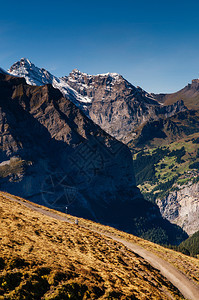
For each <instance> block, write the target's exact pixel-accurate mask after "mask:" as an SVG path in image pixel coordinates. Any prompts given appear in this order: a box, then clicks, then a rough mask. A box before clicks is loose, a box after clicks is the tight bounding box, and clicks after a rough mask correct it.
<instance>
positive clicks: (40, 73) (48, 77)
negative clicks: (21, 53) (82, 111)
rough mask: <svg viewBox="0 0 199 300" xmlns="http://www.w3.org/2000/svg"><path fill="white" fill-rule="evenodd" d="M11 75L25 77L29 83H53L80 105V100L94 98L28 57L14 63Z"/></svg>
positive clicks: (10, 70) (89, 100) (88, 100)
mask: <svg viewBox="0 0 199 300" xmlns="http://www.w3.org/2000/svg"><path fill="white" fill-rule="evenodd" d="M8 72H9V74H10V75H14V76H18V77H24V78H25V80H26V82H27V84H30V85H37V86H41V85H45V84H52V85H53V87H54V88H57V89H59V90H60V91H61V92H62V94H63V95H64V96H68V97H69V99H70V100H71V101H72V102H74V103H75V104H76V105H78V102H81V103H84V104H88V103H91V102H92V100H91V99H90V98H89V97H87V96H86V97H83V96H82V95H81V94H79V93H78V92H77V91H76V90H75V89H73V88H72V87H70V86H69V84H68V83H67V82H66V80H65V78H58V77H56V76H54V75H52V74H51V73H50V72H48V71H47V70H45V69H43V68H38V67H36V66H35V65H34V64H33V63H31V62H30V61H29V60H28V59H26V58H22V59H21V60H20V61H18V62H16V63H14V64H13V65H12V67H11V68H10V69H9V70H8Z"/></svg>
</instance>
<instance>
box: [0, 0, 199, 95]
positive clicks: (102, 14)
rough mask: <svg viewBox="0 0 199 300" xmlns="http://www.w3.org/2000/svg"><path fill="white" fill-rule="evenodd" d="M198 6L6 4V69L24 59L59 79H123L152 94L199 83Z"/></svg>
mask: <svg viewBox="0 0 199 300" xmlns="http://www.w3.org/2000/svg"><path fill="white" fill-rule="evenodd" d="M198 11H199V2H198V1H192V0H191V1H186V2H185V1H184V2H182V1H178V0H177V1H175V0H173V1H170V0H167V1H160V0H159V1H153V0H151V1H149V0H148V1H147V0H145V1H141V0H140V1H138V0H137V1H134V0H132V1H127V0H123V1H117V0H115V1H112V0H110V1H108V0H107V1H104V0H101V1H88V0H84V1H79V0H77V1H74V0H73V1H67V0H65V1H59V0H57V1H45V0H44V1H42V0H40V1H37V0H36V1H34V2H32V1H23V0H22V1H12V0H11V1H7V2H6V1H3V2H2V3H1V17H0V66H1V67H3V68H4V69H7V68H9V67H10V66H11V65H12V64H13V63H14V62H15V61H17V60H19V59H20V58H21V57H26V58H29V59H30V60H31V61H32V62H33V63H35V64H36V65H37V66H39V67H44V68H46V69H48V70H49V71H50V72H51V73H53V74H55V75H57V76H64V75H68V74H69V73H70V71H72V69H74V68H78V69H79V70H80V71H82V72H86V73H89V74H98V73H106V72H117V73H120V74H122V75H123V76H124V77H125V78H126V79H127V80H129V81H130V82H131V83H132V84H134V85H135V86H137V85H139V86H141V87H142V88H144V89H145V90H147V91H149V92H174V91H177V90H179V89H181V88H183V87H184V86H185V85H187V83H188V82H191V80H192V79H193V78H198V77H199V55H198V54H199V17H198Z"/></svg>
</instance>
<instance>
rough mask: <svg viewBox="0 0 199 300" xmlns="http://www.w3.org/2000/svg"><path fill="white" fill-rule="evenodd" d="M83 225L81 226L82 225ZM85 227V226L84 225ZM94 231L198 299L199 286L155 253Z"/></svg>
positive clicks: (26, 204) (48, 212)
mask: <svg viewBox="0 0 199 300" xmlns="http://www.w3.org/2000/svg"><path fill="white" fill-rule="evenodd" d="M2 194H3V196H4V197H5V198H7V199H9V200H12V201H14V202H18V203H20V204H22V205H24V206H26V207H28V208H30V209H32V210H34V211H38V212H39V213H41V214H43V215H46V216H49V217H51V218H54V219H57V220H61V221H65V222H68V223H73V222H71V221H69V220H67V219H66V217H64V216H61V215H59V214H56V213H53V212H50V211H48V210H45V209H43V208H41V207H37V206H36V205H34V204H31V203H29V202H23V201H21V200H19V199H16V198H14V197H11V196H9V195H7V194H4V193H2ZM82 227H83V226H82ZM85 228H86V227H85ZM89 230H92V231H94V232H97V233H99V234H101V235H104V236H107V237H109V238H112V239H113V240H115V241H117V242H120V243H122V244H123V245H125V246H126V247H127V248H128V249H129V250H131V251H133V252H135V253H137V254H138V255H140V256H141V257H143V258H144V259H145V260H146V261H147V262H148V263H150V265H151V266H153V267H154V268H156V269H157V270H159V271H160V273H161V274H162V275H163V276H164V277H166V278H167V279H168V280H169V281H170V282H171V283H172V284H173V285H174V286H175V287H176V288H177V289H178V290H179V291H180V292H181V293H182V295H183V296H184V297H185V298H186V299H188V300H199V286H197V285H196V284H194V283H193V282H192V281H191V280H190V279H189V278H187V277H186V276H185V275H184V274H183V273H181V272H180V271H178V270H177V269H176V268H175V267H174V266H172V265H171V264H170V263H168V262H166V261H165V260H163V259H162V258H160V257H158V256H157V255H155V254H153V253H152V252H150V251H148V250H146V249H144V248H143V247H141V246H139V245H137V244H135V243H132V242H127V241H125V240H123V239H121V238H117V237H115V236H113V235H111V234H105V233H103V234H102V233H101V232H99V231H97V230H93V229H90V228H89Z"/></svg>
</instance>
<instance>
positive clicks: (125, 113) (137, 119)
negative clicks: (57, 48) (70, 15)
mask: <svg viewBox="0 0 199 300" xmlns="http://www.w3.org/2000/svg"><path fill="white" fill-rule="evenodd" d="M8 71H9V73H11V74H13V75H16V76H22V77H24V78H25V79H26V81H27V83H29V84H31V85H43V84H46V83H50V84H52V85H53V86H54V87H55V88H58V89H59V90H60V91H61V92H62V94H63V95H64V96H66V97H67V98H69V99H70V100H71V101H72V102H73V103H75V105H76V106H78V107H79V108H81V110H83V111H84V113H85V114H86V115H87V116H89V117H90V118H91V119H92V120H93V121H94V122H95V123H96V124H98V125H99V126H100V127H101V128H102V129H104V130H105V131H106V132H107V133H109V134H110V135H112V136H114V137H116V138H117V139H118V140H121V141H122V142H124V143H128V142H129V141H130V140H133V139H134V138H135V137H136V129H137V128H139V127H140V126H142V125H144V124H145V123H146V122H148V121H154V120H158V119H159V118H160V116H161V117H163V118H167V117H170V116H172V115H174V114H176V113H177V112H179V111H184V110H186V107H185V106H184V104H183V103H182V102H177V103H176V104H174V105H171V106H168V107H166V106H162V105H161V104H160V103H159V102H157V101H156V99H155V97H154V96H153V95H151V94H149V93H147V92H145V91H144V90H142V89H141V88H139V87H137V88H136V87H135V86H133V85H132V84H130V83H129V82H128V81H127V80H125V79H124V78H123V77H122V76H121V75H119V74H117V73H107V74H99V75H88V74H86V73H82V72H80V71H78V70H76V69H75V70H73V71H72V72H71V73H70V75H69V76H68V77H67V76H65V77H62V78H57V77H55V76H53V75H52V74H50V73H49V72H48V71H46V70H44V69H39V68H37V67H36V66H35V65H34V64H32V63H31V62H30V61H29V60H27V59H21V61H19V62H17V63H15V64H14V65H13V66H12V67H11V68H10V69H9V70H8Z"/></svg>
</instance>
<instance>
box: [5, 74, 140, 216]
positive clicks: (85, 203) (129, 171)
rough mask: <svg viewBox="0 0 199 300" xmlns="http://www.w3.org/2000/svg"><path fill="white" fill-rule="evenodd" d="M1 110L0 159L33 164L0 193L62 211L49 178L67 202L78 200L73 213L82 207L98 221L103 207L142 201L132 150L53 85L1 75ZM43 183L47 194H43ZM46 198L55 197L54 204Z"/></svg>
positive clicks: (80, 211) (60, 203)
mask: <svg viewBox="0 0 199 300" xmlns="http://www.w3.org/2000/svg"><path fill="white" fill-rule="evenodd" d="M0 110H1V114H0V117H1V119H0V121H1V122H0V129H1V135H0V138H1V140H0V141H1V160H2V161H5V160H6V161H7V160H8V159H11V158H13V157H16V156H17V157H20V158H21V159H22V160H23V161H26V162H31V163H30V164H29V166H28V168H27V170H26V174H25V175H24V176H23V179H22V178H21V177H20V178H19V180H18V181H17V182H13V181H12V182H8V181H7V180H6V179H5V178H4V179H3V180H2V181H1V188H2V189H6V190H8V191H10V192H13V193H17V194H20V195H21V196H24V197H27V198H31V199H33V200H35V201H36V202H39V203H42V202H43V200H42V199H43V198H44V200H45V201H46V202H47V203H46V204H49V206H51V207H54V208H58V209H59V208H60V207H62V208H63V205H66V204H65V203H62V200H63V197H62V199H59V197H58V196H57V194H58V195H59V193H61V191H57V194H56V193H55V191H54V188H53V187H52V186H50V185H51V183H49V180H51V179H49V178H48V177H49V176H51V177H53V179H52V180H55V181H56V180H57V178H58V177H59V179H60V181H62V180H63V181H64V185H63V190H62V192H63V191H64V192H66V194H67V196H66V198H67V197H70V194H71V193H72V194H71V197H75V198H76V203H75V205H73V208H71V209H73V212H74V213H75V207H78V213H79V214H80V215H83V214H84V215H85V216H89V215H90V216H92V217H94V216H98V217H99V216H100V215H101V214H102V211H103V208H105V209H106V208H107V207H111V206H112V205H114V203H119V202H121V203H123V202H124V203H125V201H126V200H128V201H129V199H132V200H133V198H136V197H141V195H140V193H139V190H138V189H137V188H136V187H135V179H134V173H133V165H132V158H131V154H130V151H129V150H128V148H127V147H126V146H124V145H123V144H122V143H120V142H118V141H116V140H115V139H114V138H112V137H110V136H109V135H108V134H106V133H105V132H103V131H102V130H101V129H100V128H99V127H98V126H97V125H95V124H94V123H93V122H92V121H91V120H90V119H88V118H87V117H85V115H84V114H83V113H82V112H81V110H79V109H78V108H77V107H76V106H75V105H74V104H73V103H72V102H71V101H69V100H67V99H66V98H63V96H62V94H61V93H60V92H59V90H56V89H54V88H53V87H52V86H51V85H46V86H42V87H31V86H28V85H27V84H26V83H25V80H24V79H21V78H14V77H10V76H5V75H0ZM10 164H11V163H10ZM4 167H5V166H4ZM60 177H61V178H60ZM48 183H49V184H48ZM42 184H43V185H44V188H45V189H47V190H45V191H42V189H43V188H42ZM51 189H53V190H51ZM42 193H43V194H44V195H42ZM45 193H46V194H45ZM48 193H49V195H50V193H51V194H53V193H54V195H53V196H54V197H56V201H55V203H54V204H52V203H53V201H52V199H50V198H49V197H50V196H49V197H48ZM74 194H75V195H74ZM42 197H43V198H42ZM48 198H49V200H48ZM44 204H45V203H44ZM50 204H52V205H50ZM68 204H70V199H69V198H68Z"/></svg>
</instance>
